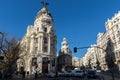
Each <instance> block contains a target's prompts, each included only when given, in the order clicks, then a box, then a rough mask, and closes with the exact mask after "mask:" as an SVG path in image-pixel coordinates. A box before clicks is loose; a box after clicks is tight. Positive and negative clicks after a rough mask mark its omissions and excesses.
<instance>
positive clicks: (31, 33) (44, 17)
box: [17, 6, 57, 74]
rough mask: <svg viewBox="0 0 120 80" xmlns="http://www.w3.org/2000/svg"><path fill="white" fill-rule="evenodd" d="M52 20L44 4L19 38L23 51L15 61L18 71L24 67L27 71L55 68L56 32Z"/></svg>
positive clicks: (51, 69)
mask: <svg viewBox="0 0 120 80" xmlns="http://www.w3.org/2000/svg"><path fill="white" fill-rule="evenodd" d="M53 24H54V21H53V18H52V16H51V14H50V12H49V11H48V10H47V8H46V6H44V7H43V8H42V9H41V10H40V11H39V12H38V13H37V16H36V18H35V21H34V25H29V26H28V28H27V32H26V34H25V36H24V37H23V39H22V40H21V47H22V48H24V49H25V51H22V52H21V55H25V56H23V57H22V58H21V59H19V60H18V62H17V68H18V71H21V70H22V69H24V70H25V71H26V72H28V73H30V74H31V73H35V72H36V71H37V72H38V73H48V72H50V71H54V70H55V65H54V66H53V64H55V63H53V60H54V58H55V56H56V43H57V40H56V34H55V29H54V27H53Z"/></svg>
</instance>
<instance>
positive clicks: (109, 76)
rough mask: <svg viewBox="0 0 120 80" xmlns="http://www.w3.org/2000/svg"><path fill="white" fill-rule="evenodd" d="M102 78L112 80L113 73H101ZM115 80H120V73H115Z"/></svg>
mask: <svg viewBox="0 0 120 80" xmlns="http://www.w3.org/2000/svg"><path fill="white" fill-rule="evenodd" d="M100 75H101V76H103V77H104V79H105V80H112V73H110V72H101V74H100ZM113 75H114V80H120V73H119V72H116V73H115V72H114V73H113Z"/></svg>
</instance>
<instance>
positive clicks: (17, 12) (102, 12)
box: [0, 0, 120, 58]
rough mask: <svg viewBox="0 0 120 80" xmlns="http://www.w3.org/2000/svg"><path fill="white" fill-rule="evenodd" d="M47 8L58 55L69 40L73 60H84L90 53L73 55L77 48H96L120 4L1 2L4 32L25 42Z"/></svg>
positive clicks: (97, 0)
mask: <svg viewBox="0 0 120 80" xmlns="http://www.w3.org/2000/svg"><path fill="white" fill-rule="evenodd" d="M42 1H46V2H48V3H49V5H48V6H47V8H48V10H49V12H50V13H51V14H52V16H53V19H54V28H55V30H56V35H57V53H58V52H59V50H60V48H61V42H62V41H63V38H64V37H65V38H67V41H68V42H69V46H70V49H71V51H72V55H73V56H77V57H79V58H81V57H82V56H84V54H85V53H86V51H87V49H79V50H78V51H77V53H74V52H73V48H74V47H78V48H79V47H86V46H90V45H92V44H96V41H97V34H98V33H99V32H105V31H106V28H105V22H106V21H107V20H108V18H109V19H111V18H112V17H113V16H114V14H115V13H117V12H118V11H120V0H0V31H1V32H7V33H8V35H10V36H11V37H12V36H16V37H17V38H20V39H21V38H22V37H23V36H24V35H25V33H26V30H27V26H28V25H33V23H34V20H35V16H36V15H37V12H38V11H39V10H40V9H41V8H42V5H41V2H42Z"/></svg>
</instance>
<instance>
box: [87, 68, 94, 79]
mask: <svg viewBox="0 0 120 80" xmlns="http://www.w3.org/2000/svg"><path fill="white" fill-rule="evenodd" d="M87 77H88V78H95V77H96V71H95V70H88V71H87Z"/></svg>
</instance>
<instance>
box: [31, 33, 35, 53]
mask: <svg viewBox="0 0 120 80" xmlns="http://www.w3.org/2000/svg"><path fill="white" fill-rule="evenodd" d="M33 48H34V35H32V36H31V44H30V54H33Z"/></svg>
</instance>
